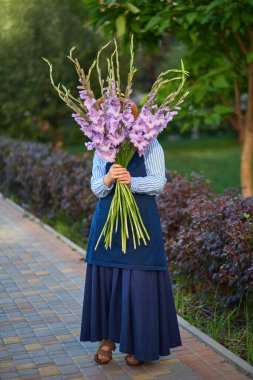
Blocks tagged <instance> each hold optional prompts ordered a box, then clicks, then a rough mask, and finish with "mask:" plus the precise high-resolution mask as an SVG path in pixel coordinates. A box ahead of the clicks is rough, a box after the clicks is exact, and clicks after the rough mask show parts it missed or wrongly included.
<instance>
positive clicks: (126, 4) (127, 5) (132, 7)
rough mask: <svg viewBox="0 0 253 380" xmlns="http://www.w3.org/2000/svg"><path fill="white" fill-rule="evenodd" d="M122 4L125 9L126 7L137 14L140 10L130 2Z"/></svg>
mask: <svg viewBox="0 0 253 380" xmlns="http://www.w3.org/2000/svg"><path fill="white" fill-rule="evenodd" d="M124 5H125V7H126V9H128V10H129V11H130V12H132V13H134V14H137V13H139V12H140V11H141V10H140V9H139V8H137V7H136V6H135V5H133V4H132V3H129V2H126V3H125V4H124Z"/></svg>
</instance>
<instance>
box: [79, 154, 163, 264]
mask: <svg viewBox="0 0 253 380" xmlns="http://www.w3.org/2000/svg"><path fill="white" fill-rule="evenodd" d="M111 165H112V163H110V162H107V163H106V173H108V171H109V169H110V167H111ZM127 170H128V171H129V172H130V175H131V176H132V177H145V176H146V175H147V173H146V168H145V162H144V156H141V157H140V156H139V154H138V152H137V151H136V152H135V153H134V155H133V157H132V159H131V160H130V162H129V164H128V166H127ZM114 192H115V184H114V187H113V189H112V190H111V192H110V193H109V194H108V195H107V196H106V197H103V198H99V201H98V203H97V206H96V210H95V213H94V216H93V220H92V223H91V228H90V234H89V239H88V245H87V254H86V258H85V261H86V262H88V263H90V264H95V265H102V266H107V267H118V268H126V269H142V270H166V269H167V260H166V253H165V249H164V240H163V235H162V230H161V222H160V216H159V213H158V208H157V203H156V197H155V195H148V194H139V193H133V196H134V198H135V200H136V203H137V205H138V207H139V210H140V214H141V216H142V220H143V222H144V225H145V227H146V229H147V232H148V233H149V236H150V240H148V239H147V245H144V243H143V240H142V239H141V240H140V242H141V244H140V245H138V242H137V241H136V249H134V245H133V239H132V235H131V228H130V227H129V231H130V233H129V239H127V245H126V253H123V252H122V250H121V235H120V220H119V225H118V231H117V232H116V233H115V232H113V236H112V246H111V248H110V247H108V249H106V248H105V246H104V236H102V238H101V240H100V243H99V244H98V246H97V249H96V250H95V249H94V248H95V246H96V243H97V240H98V237H99V236H100V233H101V231H102V229H103V227H104V224H105V221H106V218H107V215H108V211H109V208H110V204H111V201H112V197H113V195H114Z"/></svg>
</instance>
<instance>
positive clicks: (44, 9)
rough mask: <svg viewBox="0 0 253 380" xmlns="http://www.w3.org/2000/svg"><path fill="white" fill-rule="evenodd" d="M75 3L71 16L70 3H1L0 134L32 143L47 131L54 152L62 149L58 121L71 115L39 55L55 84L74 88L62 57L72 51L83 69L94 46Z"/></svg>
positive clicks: (94, 38)
mask: <svg viewBox="0 0 253 380" xmlns="http://www.w3.org/2000/svg"><path fill="white" fill-rule="evenodd" d="M78 3H79V4H78V12H79V14H78V15H77V14H76V13H75V12H73V11H71V7H75V6H76V5H77V2H76V1H75V0H72V1H67V0H55V1H50V0H44V1H43V2H38V1H33V0H27V1H25V2H13V1H11V0H6V1H4V2H3V3H2V4H1V8H0V16H1V20H2V22H1V33H0V36H1V37H0V62H1V63H0V76H1V91H0V113H1V123H0V128H1V130H2V132H3V131H4V132H7V131H8V134H10V135H11V136H15V137H20V138H30V139H34V140H35V139H37V138H38V137H40V138H43V135H44V134H45V132H47V133H48V134H49V136H51V138H52V139H53V146H54V148H55V149H59V148H60V147H61V145H62V141H61V140H62V138H61V126H62V122H63V120H64V118H66V116H69V115H70V113H69V110H68V109H67V107H66V106H65V105H64V103H63V102H62V101H61V100H60V99H59V98H58V97H57V96H56V94H55V92H54V90H53V88H52V87H51V85H50V80H49V71H48V66H47V64H46V63H45V62H44V61H43V59H42V56H44V57H47V58H48V59H50V61H52V62H53V65H54V68H55V72H54V77H55V81H56V83H58V82H63V83H65V84H66V85H67V86H71V87H72V88H73V89H75V88H76V86H77V81H76V77H75V71H74V69H73V65H72V64H71V63H70V61H69V60H68V58H67V57H66V56H67V55H68V53H69V50H70V48H71V47H72V46H76V52H77V54H78V58H79V59H80V61H81V62H82V64H83V66H84V68H88V67H89V65H90V64H91V62H92V60H93V57H94V52H96V50H97V47H98V41H99V37H98V36H97V35H94V33H92V32H91V30H90V29H89V28H88V27H87V26H86V25H85V19H86V12H85V7H84V6H83V5H82V4H81V3H80V2H78ZM79 16H81V17H79ZM91 40H92V43H90V41H91Z"/></svg>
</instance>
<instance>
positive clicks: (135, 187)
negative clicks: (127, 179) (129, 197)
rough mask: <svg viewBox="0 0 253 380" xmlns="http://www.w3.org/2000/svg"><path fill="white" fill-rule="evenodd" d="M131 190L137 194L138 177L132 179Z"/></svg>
mask: <svg viewBox="0 0 253 380" xmlns="http://www.w3.org/2000/svg"><path fill="white" fill-rule="evenodd" d="M130 190H131V191H132V192H133V193H136V191H137V190H138V179H137V177H131V185H130Z"/></svg>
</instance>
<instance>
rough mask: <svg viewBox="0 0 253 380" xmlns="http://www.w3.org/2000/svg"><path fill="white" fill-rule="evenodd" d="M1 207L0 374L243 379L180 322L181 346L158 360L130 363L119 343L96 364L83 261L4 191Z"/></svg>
mask: <svg viewBox="0 0 253 380" xmlns="http://www.w3.org/2000/svg"><path fill="white" fill-rule="evenodd" d="M0 209H1V213H0V225H1V230H0V257H1V267H0V304H1V307H2V309H1V313H0V335H1V337H0V378H1V379H15V380H16V379H21V378H22V379H25V380H40V379H43V380H108V379H109V380H127V379H135V380H149V379H160V380H163V379H164V380H200V379H201V380H205V379H207V380H212V379H215V380H220V379H227V380H246V379H248V378H247V377H245V376H244V375H243V374H241V373H239V372H238V371H237V370H236V369H235V368H233V367H232V366H231V365H229V364H227V363H224V360H223V359H222V358H220V357H219V356H218V355H216V354H215V353H214V352H213V351H212V350H211V349H209V348H208V347H206V346H205V345H204V344H203V343H202V342H200V341H199V340H198V339H196V338H195V337H194V336H192V335H191V334H189V333H188V332H187V331H184V330H182V329H181V335H182V339H183V346H182V347H177V348H175V349H172V354H171V355H169V356H166V357H161V359H160V360H157V361H152V362H147V363H144V365H143V366H141V367H129V366H127V365H126V363H125V360H124V356H125V354H124V353H121V352H120V351H119V344H117V349H116V350H115V351H114V353H113V359H114V360H112V361H111V362H110V363H109V364H106V366H103V365H98V364H97V363H95V362H94V359H93V355H94V353H95V352H96V350H97V347H98V342H80V341H79V336H80V321H81V311H82V300H83V290H84V289H83V286H84V282H85V278H84V276H85V266H86V264H85V262H84V260H81V256H80V254H79V253H78V252H76V251H73V249H72V248H71V247H70V246H68V245H66V243H64V242H63V241H61V240H59V239H57V238H56V237H55V236H54V235H53V234H52V233H51V232H49V231H47V230H46V229H44V228H43V227H42V226H40V225H39V224H37V223H35V222H34V221H32V220H31V219H30V218H29V217H23V214H22V213H21V212H20V211H19V210H17V209H16V208H15V207H13V206H12V205H11V204H10V203H8V202H6V200H5V199H3V198H1V197H0ZM2 310H3V312H2ZM214 376H216V377H214Z"/></svg>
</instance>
